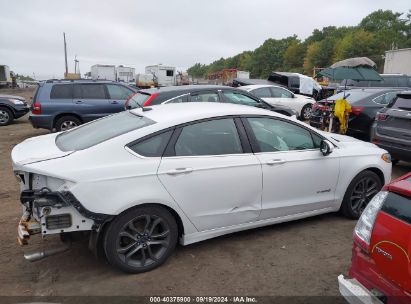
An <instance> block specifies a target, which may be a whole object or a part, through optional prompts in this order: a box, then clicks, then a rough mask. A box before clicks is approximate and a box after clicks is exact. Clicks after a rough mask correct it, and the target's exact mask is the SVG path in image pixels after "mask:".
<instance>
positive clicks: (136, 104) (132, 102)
mask: <svg viewBox="0 0 411 304" xmlns="http://www.w3.org/2000/svg"><path fill="white" fill-rule="evenodd" d="M150 96H151V95H150V94H145V93H136V94H134V95H133V97H131V98H130V99H129V101H128V106H129V108H130V109H135V108H141V107H142V106H144V103H145V102H146V101H147V100H148V99H149V98H150Z"/></svg>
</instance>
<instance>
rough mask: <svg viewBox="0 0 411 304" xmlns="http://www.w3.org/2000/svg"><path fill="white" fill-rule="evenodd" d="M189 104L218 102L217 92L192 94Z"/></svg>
mask: <svg viewBox="0 0 411 304" xmlns="http://www.w3.org/2000/svg"><path fill="white" fill-rule="evenodd" d="M190 101H191V102H219V98H218V93H217V92H203V93H193V94H192V95H191V98H190Z"/></svg>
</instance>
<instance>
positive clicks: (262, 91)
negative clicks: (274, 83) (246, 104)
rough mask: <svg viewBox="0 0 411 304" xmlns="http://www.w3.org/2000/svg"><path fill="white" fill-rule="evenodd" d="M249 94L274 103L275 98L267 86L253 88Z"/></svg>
mask: <svg viewBox="0 0 411 304" xmlns="http://www.w3.org/2000/svg"><path fill="white" fill-rule="evenodd" d="M250 93H251V94H253V95H255V96H257V97H259V98H261V99H262V100H264V101H266V102H268V103H272V104H275V100H274V98H273V96H272V94H271V90H270V88H269V87H262V88H258V89H255V90H252V91H250Z"/></svg>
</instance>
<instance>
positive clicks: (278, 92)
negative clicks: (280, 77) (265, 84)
mask: <svg viewBox="0 0 411 304" xmlns="http://www.w3.org/2000/svg"><path fill="white" fill-rule="evenodd" d="M271 92H272V95H273V97H275V98H291V97H292V96H293V95H292V93H291V92H289V91H287V90H284V89H281V88H271Z"/></svg>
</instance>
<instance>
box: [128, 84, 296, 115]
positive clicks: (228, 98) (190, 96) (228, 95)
mask: <svg viewBox="0 0 411 304" xmlns="http://www.w3.org/2000/svg"><path fill="white" fill-rule="evenodd" d="M181 102H228V103H235V104H241V105H247V106H253V107H258V108H264V109H267V110H271V111H275V112H277V113H280V114H283V115H286V116H293V115H295V116H298V115H299V113H297V112H296V111H294V110H293V109H291V108H289V107H286V106H279V105H276V106H272V105H269V104H268V103H266V102H265V101H263V100H262V99H260V98H258V97H256V96H254V95H252V94H250V93H248V92H246V91H243V90H239V89H235V88H232V87H227V86H218V85H187V86H171V87H163V88H154V89H147V90H140V91H138V92H137V93H136V94H134V96H133V97H131V98H130V99H129V100H128V101H127V102H126V105H125V108H126V109H135V108H139V107H146V106H153V105H160V104H164V103H181Z"/></svg>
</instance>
